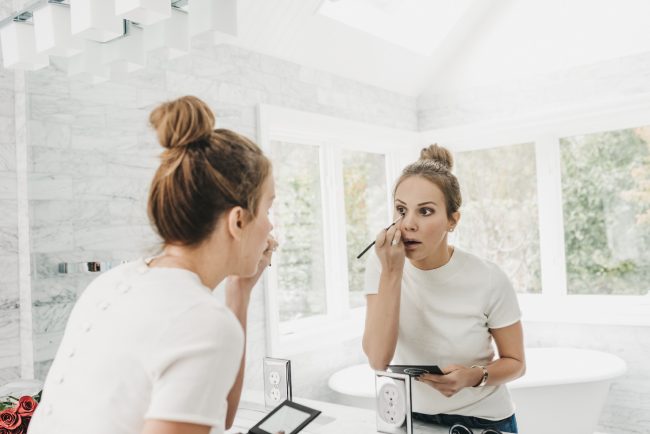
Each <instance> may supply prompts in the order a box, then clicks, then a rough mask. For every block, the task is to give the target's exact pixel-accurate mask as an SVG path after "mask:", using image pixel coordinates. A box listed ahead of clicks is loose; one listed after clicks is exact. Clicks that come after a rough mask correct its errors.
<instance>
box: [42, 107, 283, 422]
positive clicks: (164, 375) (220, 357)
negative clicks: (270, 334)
mask: <svg viewBox="0 0 650 434" xmlns="http://www.w3.org/2000/svg"><path fill="white" fill-rule="evenodd" d="M214 121H215V119H214V115H213V113H212V112H211V111H210V109H209V108H208V107H207V105H206V104H205V103H203V102H202V101H201V100H199V99H198V98H195V97H190V96H186V97H182V98H179V99H177V100H174V101H170V102H167V103H164V104H162V105H161V106H159V107H157V108H156V109H155V110H154V111H153V112H152V113H151V116H150V122H151V124H152V126H153V127H154V128H155V129H156V132H157V135H158V139H159V141H160V144H161V145H162V146H163V148H165V150H164V152H163V154H162V162H161V164H160V167H159V168H158V171H157V172H156V175H155V177H154V179H153V182H152V185H151V189H150V192H149V199H148V211H149V217H150V220H151V221H152V223H153V225H154V227H155V229H156V230H157V232H158V234H159V235H160V237H161V238H162V240H163V243H164V244H163V250H162V254H160V255H159V256H156V257H154V258H152V259H148V260H137V261H135V262H131V263H128V264H124V265H121V266H119V267H117V268H115V269H113V270H111V271H109V272H107V273H104V274H103V275H101V276H99V277H98V278H97V279H95V280H94V281H93V282H92V283H91V284H90V285H89V286H88V288H87V289H86V290H85V292H84V293H83V294H82V295H81V297H80V298H79V300H78V301H77V303H76V305H75V307H74V309H73V311H72V313H71V315H70V318H69V320H68V324H67V327H66V330H65V334H64V337H63V340H62V342H61V345H60V347H59V350H58V352H57V355H56V358H55V360H54V362H53V364H52V367H51V368H50V371H49V374H48V377H47V380H46V382H45V387H44V391H43V400H42V402H41V405H40V406H39V407H38V409H37V411H36V414H35V415H34V418H33V419H32V421H31V426H30V429H29V433H30V434H52V433H66V434H73V433H78V434H86V433H93V434H104V433H106V434H109V433H110V434H154V433H156V434H208V433H209V432H210V430H211V429H212V428H213V427H214V428H215V431H213V432H223V430H224V427H226V428H229V427H230V426H231V425H232V422H233V419H234V416H235V412H236V409H237V406H238V403H239V398H240V395H241V389H242V381H243V374H244V360H245V357H244V348H245V345H244V342H245V330H246V315H247V310H248V303H249V300H250V294H251V290H252V288H253V286H254V285H255V283H256V282H257V280H258V279H259V277H260V275H261V273H262V271H263V270H264V269H265V267H266V266H267V265H269V264H270V261H271V254H272V251H273V250H274V249H275V247H276V245H277V244H276V242H275V241H274V240H273V238H271V237H270V235H269V234H270V231H271V229H272V225H271V223H270V221H269V218H268V212H269V208H270V207H271V203H272V202H273V199H274V183H273V177H272V175H271V164H270V162H269V160H268V159H267V158H266V157H265V156H264V155H263V154H262V152H261V150H260V149H259V148H258V147H257V146H256V145H255V144H254V143H253V142H251V141H249V140H248V139H246V138H244V137H242V136H240V135H238V134H236V133H234V132H232V131H228V130H223V129H216V130H214V129H213V128H214ZM227 276H239V277H230V278H228V281H227V284H226V288H225V291H226V297H225V300H226V302H225V305H224V304H223V303H222V302H220V301H218V299H217V298H216V297H214V296H213V294H212V290H213V289H214V288H215V287H216V286H217V285H218V284H219V282H221V281H222V280H224V279H225V278H226V277H227Z"/></svg>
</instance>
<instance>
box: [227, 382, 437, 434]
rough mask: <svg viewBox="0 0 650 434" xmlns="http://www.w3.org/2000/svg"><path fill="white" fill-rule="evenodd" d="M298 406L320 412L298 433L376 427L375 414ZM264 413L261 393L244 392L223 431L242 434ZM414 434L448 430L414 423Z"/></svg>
mask: <svg viewBox="0 0 650 434" xmlns="http://www.w3.org/2000/svg"><path fill="white" fill-rule="evenodd" d="M293 400H294V401H295V402H297V403H298V404H304V405H306V406H308V407H311V408H315V409H317V410H320V411H322V413H321V414H320V416H318V417H317V418H316V419H315V420H314V421H313V422H312V423H311V424H309V425H308V426H307V427H306V428H305V429H304V430H303V431H301V434H302V433H304V434H376V433H377V424H376V421H375V412H374V411H373V410H367V409H362V408H357V407H348V406H343V405H338V404H332V403H329V402H323V401H314V400H312V399H302V398H296V397H294V399H293ZM267 413H268V411H267V410H264V394H263V392H261V391H244V393H242V399H241V402H240V404H239V410H238V411H237V416H236V417H235V423H234V425H233V427H232V428H231V429H230V430H228V431H226V432H227V433H228V434H236V433H240V432H241V433H246V432H247V431H248V430H249V429H250V428H251V427H252V426H253V425H255V424H256V423H257V422H259V421H260V420H261V419H262V418H263V417H264V416H265V415H266V414H267ZM413 432H414V433H417V434H447V433H448V432H449V429H448V428H443V427H436V426H430V425H421V424H419V423H416V424H414V430H413Z"/></svg>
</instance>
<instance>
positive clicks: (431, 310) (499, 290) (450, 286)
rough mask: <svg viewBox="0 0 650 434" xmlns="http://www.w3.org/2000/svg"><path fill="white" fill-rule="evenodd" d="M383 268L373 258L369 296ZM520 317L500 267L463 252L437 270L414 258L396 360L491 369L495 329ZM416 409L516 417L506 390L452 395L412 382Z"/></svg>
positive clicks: (407, 273)
mask: <svg viewBox="0 0 650 434" xmlns="http://www.w3.org/2000/svg"><path fill="white" fill-rule="evenodd" d="M380 274H381V263H380V261H379V258H378V257H377V254H376V252H374V251H373V254H371V255H369V259H368V261H367V265H366V273H365V286H364V287H365V291H366V294H376V293H377V292H378V291H379V277H380ZM520 318H521V312H520V310H519V305H518V302H517V296H516V293H515V291H514V289H513V288H512V285H511V283H510V281H509V280H508V277H507V276H506V275H505V274H504V273H503V271H501V269H500V268H499V267H498V266H497V265H495V264H493V263H491V262H488V261H485V260H482V259H480V258H478V257H476V256H474V255H472V254H470V253H468V252H464V251H462V250H461V249H458V248H456V249H454V253H453V255H452V257H451V259H450V261H449V262H448V263H447V264H445V265H443V266H442V267H439V268H436V269H434V270H420V269H418V268H416V267H415V266H413V265H412V264H411V262H410V261H409V260H408V259H407V260H406V262H405V265H404V273H403V276H402V286H401V298H400V319H399V331H398V337H397V347H396V349H395V356H394V358H393V361H392V362H391V363H393V364H403V365H438V366H440V367H444V366H447V365H451V364H458V365H463V366H472V365H485V364H487V363H489V362H491V361H492V360H493V359H494V356H495V351H494V346H493V340H492V336H491V334H490V332H489V329H496V328H501V327H506V326H509V325H512V324H514V323H516V322H517V321H519V320H520ZM412 397H413V411H416V412H419V413H425V414H440V413H444V414H459V415H464V416H474V417H480V418H484V419H490V420H500V419H505V418H507V417H509V416H511V415H512V414H513V413H514V411H515V407H514V404H513V403H512V400H511V399H510V394H509V393H508V389H507V388H506V387H505V385H500V386H484V387H467V388H464V389H462V390H461V391H459V392H458V393H457V394H455V395H454V396H452V397H450V398H447V397H445V396H444V395H443V394H442V393H440V392H438V391H437V390H435V389H434V388H432V387H431V386H428V385H426V384H424V383H420V382H417V381H413V382H412Z"/></svg>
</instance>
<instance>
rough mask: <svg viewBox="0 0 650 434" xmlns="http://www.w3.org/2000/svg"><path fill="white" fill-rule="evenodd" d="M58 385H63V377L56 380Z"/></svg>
mask: <svg viewBox="0 0 650 434" xmlns="http://www.w3.org/2000/svg"><path fill="white" fill-rule="evenodd" d="M56 382H57V383H59V384H62V383H63V375H59V378H57V380H56Z"/></svg>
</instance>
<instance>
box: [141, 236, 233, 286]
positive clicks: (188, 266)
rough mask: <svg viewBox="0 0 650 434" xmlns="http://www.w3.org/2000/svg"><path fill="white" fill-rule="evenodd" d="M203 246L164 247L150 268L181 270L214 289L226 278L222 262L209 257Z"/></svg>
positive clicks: (150, 264) (211, 256) (212, 256)
mask: <svg viewBox="0 0 650 434" xmlns="http://www.w3.org/2000/svg"><path fill="white" fill-rule="evenodd" d="M206 250H207V249H206V248H205V246H201V245H200V246H198V247H187V246H176V245H166V246H165V247H164V248H163V252H162V254H160V255H159V256H156V257H155V258H153V260H152V261H151V262H150V263H149V266H150V267H160V268H182V269H185V270H189V271H191V272H193V273H195V274H196V275H198V276H199V279H200V280H201V283H203V285H204V286H206V287H208V288H210V289H214V288H216V286H217V285H219V283H220V282H221V281H222V280H223V279H225V278H226V273H225V271H224V269H225V267H224V266H223V264H224V262H223V260H220V258H215V257H214V255H211V254H210V253H209V252H208V251H206Z"/></svg>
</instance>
